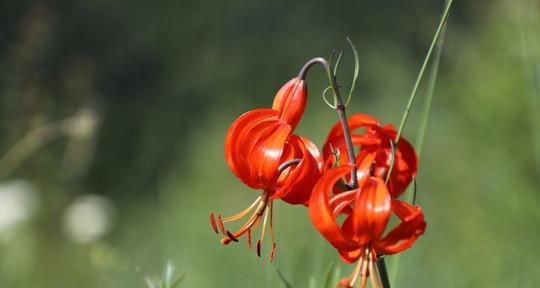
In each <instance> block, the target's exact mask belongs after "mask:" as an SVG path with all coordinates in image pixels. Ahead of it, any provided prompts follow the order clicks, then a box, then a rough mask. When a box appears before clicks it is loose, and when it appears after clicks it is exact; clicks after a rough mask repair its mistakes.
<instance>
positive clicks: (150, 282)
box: [144, 276, 159, 288]
mask: <svg viewBox="0 0 540 288" xmlns="http://www.w3.org/2000/svg"><path fill="white" fill-rule="evenodd" d="M144 281H145V282H146V286H148V288H159V284H158V283H157V282H156V281H154V279H152V278H150V277H148V276H144Z"/></svg>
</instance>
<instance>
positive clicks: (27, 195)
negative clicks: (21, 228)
mask: <svg viewBox="0 0 540 288" xmlns="http://www.w3.org/2000/svg"><path fill="white" fill-rule="evenodd" d="M37 207H38V194H37V192H36V190H35V189H34V186H33V185H32V184H31V183H30V182H28V181H26V180H13V181H9V182H3V183H0V233H2V232H5V231H7V230H9V229H10V228H11V227H13V226H15V225H17V224H19V223H20V222H22V221H24V220H26V219H28V218H30V217H31V216H32V215H33V214H34V213H35V212H36V210H37Z"/></svg>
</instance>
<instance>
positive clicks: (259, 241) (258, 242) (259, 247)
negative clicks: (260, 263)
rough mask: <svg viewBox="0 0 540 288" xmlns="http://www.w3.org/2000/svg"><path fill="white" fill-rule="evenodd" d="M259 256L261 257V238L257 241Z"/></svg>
mask: <svg viewBox="0 0 540 288" xmlns="http://www.w3.org/2000/svg"><path fill="white" fill-rule="evenodd" d="M257 256H259V257H261V240H258V241H257Z"/></svg>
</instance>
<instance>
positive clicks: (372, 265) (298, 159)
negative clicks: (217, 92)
mask: <svg viewBox="0 0 540 288" xmlns="http://www.w3.org/2000/svg"><path fill="white" fill-rule="evenodd" d="M317 59H321V58H317ZM319 61H320V60H319ZM326 67H327V68H328V66H326ZM328 71H330V69H328ZM304 77H305V69H302V72H301V73H300V76H299V77H297V78H293V79H292V80H290V81H289V82H287V83H286V84H285V85H284V86H283V87H281V89H279V91H278V92H277V94H276V95H275V97H274V102H273V105H272V108H260V109H254V110H251V111H249V112H246V113H245V114H243V115H241V116H240V117H238V118H237V119H236V121H234V123H233V124H232V126H231V127H230V129H229V131H228V133H227V137H226V140H225V157H226V159H227V163H228V165H229V167H230V169H231V170H232V172H233V173H234V174H235V175H236V176H237V177H238V178H239V179H240V180H241V181H242V182H243V183H245V184H246V185H247V186H249V187H251V188H253V189H256V190H260V191H261V194H260V196H259V197H258V198H257V199H256V200H255V201H254V202H253V203H252V204H251V205H250V206H249V207H248V208H247V209H245V210H244V211H242V212H240V213H238V214H236V215H233V216H230V217H226V218H222V217H221V215H217V217H215V216H214V214H213V213H211V215H210V221H211V224H212V227H213V229H214V231H215V232H216V233H220V232H221V233H222V234H223V238H222V239H221V242H222V244H225V245H227V244H229V243H231V242H233V241H234V242H237V241H238V239H239V238H240V237H242V236H244V235H245V236H246V239H247V243H248V245H249V247H251V245H252V233H253V232H254V231H255V230H257V229H258V227H259V226H260V225H262V229H261V235H260V237H259V240H258V241H257V254H258V255H259V256H260V255H261V243H262V241H263V240H264V234H265V230H266V227H267V225H268V226H269V233H270V237H271V240H272V249H271V252H270V260H272V259H273V257H274V253H275V248H276V244H275V239H274V233H273V230H272V202H273V201H274V200H276V199H281V200H283V201H285V202H287V203H290V204H301V205H304V206H307V207H308V210H309V215H310V218H311V221H312V223H313V225H314V227H315V228H316V229H317V230H318V231H319V232H320V233H321V235H322V236H323V237H324V238H325V239H326V240H327V241H328V242H329V243H330V244H331V245H332V246H333V247H335V248H336V250H337V251H338V253H339V255H340V257H341V258H342V259H343V261H345V262H346V263H354V262H357V263H358V264H357V266H356V268H355V269H354V271H353V273H352V274H351V276H349V277H347V278H345V279H343V280H341V281H340V283H339V284H338V286H340V287H353V286H354V285H355V283H357V282H360V283H361V286H362V287H365V285H366V283H367V280H368V278H369V279H370V281H371V282H372V286H373V287H378V286H381V285H380V279H379V277H378V270H377V268H376V263H377V260H378V258H380V257H381V256H382V255H391V254H395V253H399V252H401V251H403V250H405V249H407V248H409V247H411V246H412V245H413V244H414V242H415V241H416V239H417V238H418V237H419V236H420V235H422V234H423V233H424V231H425V228H426V222H425V221H424V214H423V212H422V210H421V209H420V208H419V207H418V206H411V205H409V204H408V203H406V202H404V201H401V200H399V199H398V197H399V196H400V195H401V194H402V193H403V192H404V191H405V190H406V188H407V187H408V186H409V184H410V183H411V181H412V180H413V179H414V177H415V175H416V172H417V168H418V157H417V155H416V152H415V150H414V148H413V146H412V145H411V144H410V143H409V142H408V141H407V140H405V139H403V138H401V139H396V137H397V134H398V133H397V131H396V130H395V129H394V127H393V126H392V125H384V126H382V125H381V124H380V123H379V121H378V120H377V119H375V118H373V117H371V116H368V115H366V114H354V115H352V116H351V117H350V118H348V119H347V118H345V117H346V116H345V107H344V105H343V104H342V103H340V105H336V109H342V110H341V111H340V112H341V114H340V116H343V118H342V121H341V122H338V123H336V124H335V125H334V126H333V128H332V129H331V130H330V133H329V134H328V137H327V138H326V142H325V144H324V146H323V149H322V154H321V153H320V152H319V150H318V149H317V147H316V146H315V145H314V144H313V143H312V142H311V141H310V140H309V139H307V138H305V137H302V136H299V135H297V134H295V128H296V126H297V125H298V123H299V121H300V119H301V118H302V115H303V113H304V110H305V107H306V100H307V87H306V83H305V81H304ZM334 80H335V79H334ZM334 87H336V86H334ZM338 96H339V95H338ZM355 150H356V151H358V153H357V155H356V156H354V154H356V153H355ZM353 178H354V179H353ZM392 214H395V216H397V218H398V219H399V222H398V223H397V224H396V225H395V226H393V227H388V226H389V220H390V218H391V216H392ZM248 215H249V216H248ZM243 218H247V220H245V222H244V223H243V224H241V225H240V228H238V229H237V230H236V231H234V232H231V231H229V230H228V229H226V228H225V223H227V222H232V221H236V220H240V219H243ZM358 279H361V281H358Z"/></svg>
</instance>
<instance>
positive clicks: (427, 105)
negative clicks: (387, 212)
mask: <svg viewBox="0 0 540 288" xmlns="http://www.w3.org/2000/svg"><path fill="white" fill-rule="evenodd" d="M452 2H453V1H452V0H448V1H445V4H446V5H445V6H446V7H445V9H444V12H443V15H442V16H441V20H440V22H439V26H438V28H437V31H436V32H435V35H434V36H433V40H432V42H431V45H430V47H429V50H428V53H427V54H426V57H425V59H424V62H423V64H422V67H421V69H420V72H419V74H418V77H417V79H416V82H415V84H414V87H413V90H412V92H411V95H410V97H409V102H408V103H407V107H406V108H405V112H404V113H403V117H402V119H401V123H400V125H399V130H398V134H397V136H396V141H395V144H397V143H398V141H399V138H400V137H401V134H402V133H403V129H404V128H405V124H406V122H407V119H408V117H409V111H410V109H411V107H412V104H413V103H414V99H415V97H416V94H417V92H418V87H419V86H420V82H421V81H422V78H423V76H424V72H425V70H426V67H427V65H428V63H429V60H430V58H431V54H432V52H433V50H434V49H435V46H436V49H435V50H436V52H435V56H434V58H435V59H434V62H433V64H432V65H431V72H430V76H429V80H428V87H427V91H426V100H425V102H424V106H423V109H422V116H421V117H422V118H421V122H420V127H419V134H418V137H417V139H416V143H415V144H416V145H417V149H418V157H420V155H421V150H422V147H423V142H424V135H425V130H426V128H427V123H428V120H429V114H430V111H431V102H432V99H433V93H434V91H435V84H436V80H437V74H438V72H439V63H440V57H441V54H442V48H443V44H444V33H445V32H446V20H447V19H448V15H449V13H450V7H451V6H452ZM437 43H438V45H436V44H437ZM396 147H397V146H396ZM394 152H395V151H394ZM392 168H393V163H392V165H391V166H390V169H389V171H388V175H390V173H392ZM387 180H388V178H387ZM408 198H409V199H408V201H407V202H409V203H410V202H411V199H410V198H412V194H411V193H409V197H408ZM392 260H393V262H392V264H393V265H392V273H391V277H392V283H395V281H396V278H397V274H398V270H399V260H400V254H397V255H396V256H394V257H393V259H392Z"/></svg>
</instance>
